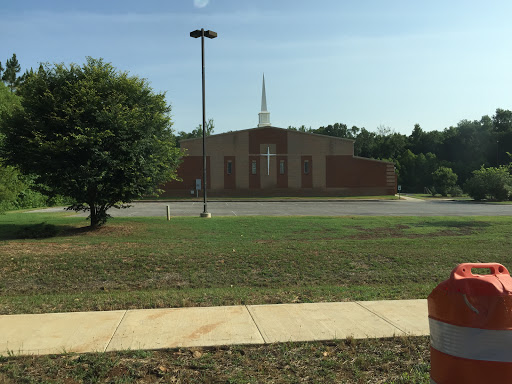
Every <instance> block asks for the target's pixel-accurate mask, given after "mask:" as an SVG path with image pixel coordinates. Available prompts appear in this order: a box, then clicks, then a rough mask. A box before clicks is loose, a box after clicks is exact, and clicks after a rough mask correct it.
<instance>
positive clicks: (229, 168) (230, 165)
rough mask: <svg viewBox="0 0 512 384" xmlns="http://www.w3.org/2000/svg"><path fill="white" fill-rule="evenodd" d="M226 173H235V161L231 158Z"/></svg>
mask: <svg viewBox="0 0 512 384" xmlns="http://www.w3.org/2000/svg"><path fill="white" fill-rule="evenodd" d="M226 173H227V174H228V175H231V173H233V162H232V161H231V160H228V163H227V164H226Z"/></svg>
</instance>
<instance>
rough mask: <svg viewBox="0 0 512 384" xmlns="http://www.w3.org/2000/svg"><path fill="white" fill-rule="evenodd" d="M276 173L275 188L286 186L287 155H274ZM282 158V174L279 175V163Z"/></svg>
mask: <svg viewBox="0 0 512 384" xmlns="http://www.w3.org/2000/svg"><path fill="white" fill-rule="evenodd" d="M276 158H277V161H276V165H277V167H276V174H277V188H288V157H287V156H276ZM281 160H284V175H281V172H280V171H281V168H280V165H279V164H280V163H281Z"/></svg>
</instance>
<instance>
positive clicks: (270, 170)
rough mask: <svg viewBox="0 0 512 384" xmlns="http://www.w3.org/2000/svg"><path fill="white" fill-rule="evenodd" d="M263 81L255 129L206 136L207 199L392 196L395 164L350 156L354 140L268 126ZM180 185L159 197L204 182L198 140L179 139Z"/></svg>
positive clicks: (188, 190)
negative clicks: (217, 197)
mask: <svg viewBox="0 0 512 384" xmlns="http://www.w3.org/2000/svg"><path fill="white" fill-rule="evenodd" d="M264 81H265V80H263V92H262V111H261V112H260V114H259V120H260V124H259V125H258V127H257V128H253V129H246V130H240V131H235V132H229V133H222V134H218V135H211V136H207V137H206V163H207V165H206V180H207V181H206V185H207V191H208V195H209V196H355V195H394V194H395V193H396V175H395V170H394V164H393V163H390V162H386V161H379V160H373V159H367V158H362V157H357V156H354V141H353V140H349V139H341V138H337V137H330V136H324V135H318V134H312V133H304V132H298V131H293V130H288V129H283V128H276V127H272V126H271V125H270V116H269V115H270V114H269V112H268V111H267V110H266V109H267V108H266V96H265V83H264ZM181 148H182V149H184V150H185V153H186V156H185V157H184V158H183V162H182V163H181V165H180V167H179V169H178V176H179V177H180V178H181V179H182V181H181V182H178V181H173V182H170V183H167V184H166V185H164V186H163V189H164V191H165V192H164V193H163V196H167V197H171V196H190V195H191V194H195V193H196V192H195V189H196V183H197V180H198V179H202V175H203V171H202V169H203V157H202V138H197V139H188V140H182V141H181Z"/></svg>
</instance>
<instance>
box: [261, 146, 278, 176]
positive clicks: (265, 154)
mask: <svg viewBox="0 0 512 384" xmlns="http://www.w3.org/2000/svg"><path fill="white" fill-rule="evenodd" d="M275 155H276V154H275V153H270V147H267V153H262V154H261V156H267V175H270V156H275Z"/></svg>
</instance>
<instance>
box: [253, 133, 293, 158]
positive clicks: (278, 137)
mask: <svg viewBox="0 0 512 384" xmlns="http://www.w3.org/2000/svg"><path fill="white" fill-rule="evenodd" d="M261 144H276V152H277V153H288V132H287V131H286V130H282V129H270V128H259V129H253V130H251V131H249V153H251V154H256V153H260V145H261Z"/></svg>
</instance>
